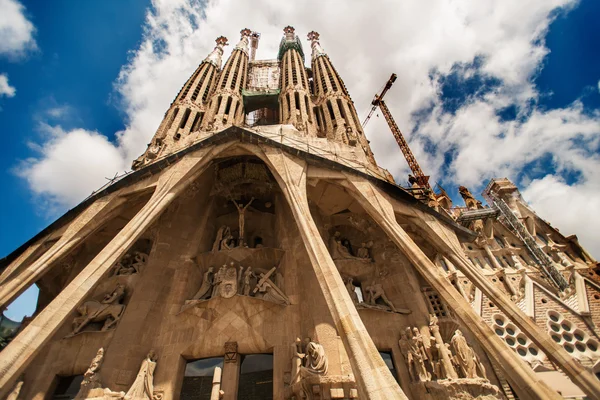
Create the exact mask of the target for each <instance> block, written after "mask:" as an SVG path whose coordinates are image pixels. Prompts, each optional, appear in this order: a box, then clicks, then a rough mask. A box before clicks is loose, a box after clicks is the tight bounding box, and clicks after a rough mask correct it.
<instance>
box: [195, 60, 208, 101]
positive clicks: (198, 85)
mask: <svg viewBox="0 0 600 400" xmlns="http://www.w3.org/2000/svg"><path fill="white" fill-rule="evenodd" d="M203 70H204V72H203V73H202V78H200V80H199V81H198V83H197V84H196V88H195V89H194V93H192V101H196V99H197V98H198V94H199V93H200V89H201V87H202V83H203V82H204V80H205V79H206V75H207V74H208V67H207V66H206V65H204V67H203Z"/></svg>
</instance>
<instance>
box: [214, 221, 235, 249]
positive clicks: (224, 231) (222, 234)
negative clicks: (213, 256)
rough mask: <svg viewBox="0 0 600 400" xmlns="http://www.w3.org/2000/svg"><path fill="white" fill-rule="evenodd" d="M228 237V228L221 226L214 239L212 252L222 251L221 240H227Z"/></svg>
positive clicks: (229, 233) (229, 232)
mask: <svg viewBox="0 0 600 400" xmlns="http://www.w3.org/2000/svg"><path fill="white" fill-rule="evenodd" d="M230 236H231V230H230V229H229V227H228V226H226V225H223V226H222V227H220V228H219V230H218V231H217V237H216V238H215V241H214V242H213V246H212V251H213V252H216V251H219V250H222V244H223V239H225V238H228V237H230ZM231 238H232V237H231ZM231 238H229V239H228V240H230V239H231ZM225 243H227V241H225Z"/></svg>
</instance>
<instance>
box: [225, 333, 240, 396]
mask: <svg viewBox="0 0 600 400" xmlns="http://www.w3.org/2000/svg"><path fill="white" fill-rule="evenodd" d="M241 361H242V360H241V357H240V355H239V354H238V352H237V342H227V343H225V361H224V363H223V378H222V379H221V388H222V389H223V391H224V392H225V394H223V400H236V399H237V398H238V386H239V383H240V366H241V364H242V362H241Z"/></svg>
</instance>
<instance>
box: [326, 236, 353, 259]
mask: <svg viewBox="0 0 600 400" xmlns="http://www.w3.org/2000/svg"><path fill="white" fill-rule="evenodd" d="M341 235H342V234H341V233H340V232H337V231H336V232H335V233H334V234H333V236H332V237H331V239H329V251H330V252H331V258H333V259H334V260H339V259H354V258H356V257H354V256H353V255H352V254H351V253H350V250H349V249H348V248H347V247H346V246H344V245H343V244H342V238H341Z"/></svg>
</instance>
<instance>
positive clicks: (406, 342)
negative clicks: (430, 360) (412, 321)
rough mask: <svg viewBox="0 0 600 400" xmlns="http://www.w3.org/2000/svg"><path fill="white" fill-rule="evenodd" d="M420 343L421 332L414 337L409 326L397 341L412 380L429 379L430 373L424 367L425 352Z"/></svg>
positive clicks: (421, 341)
mask: <svg viewBox="0 0 600 400" xmlns="http://www.w3.org/2000/svg"><path fill="white" fill-rule="evenodd" d="M415 329H416V328H415ZM417 332H418V330H417ZM422 343H423V338H422V336H421V334H420V333H419V334H418V336H416V337H415V336H414V335H413V331H411V329H410V327H406V329H405V330H404V333H402V336H401V338H400V341H399V343H398V344H399V346H400V351H401V352H402V355H403V356H404V359H405V360H406V363H407V364H408V370H409V372H410V373H411V377H412V379H413V381H414V382H425V381H429V380H431V375H430V374H429V372H427V369H426V368H425V359H426V354H425V352H424V351H423V349H422V348H421V347H422Z"/></svg>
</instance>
